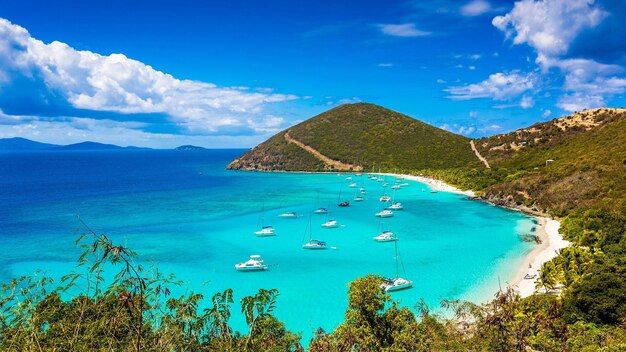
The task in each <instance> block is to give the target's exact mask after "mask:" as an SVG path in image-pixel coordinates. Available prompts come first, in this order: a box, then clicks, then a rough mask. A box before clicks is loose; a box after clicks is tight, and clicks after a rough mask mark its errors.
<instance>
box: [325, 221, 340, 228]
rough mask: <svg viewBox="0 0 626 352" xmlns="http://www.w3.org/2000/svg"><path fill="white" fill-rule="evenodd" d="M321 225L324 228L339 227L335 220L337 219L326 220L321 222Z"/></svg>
mask: <svg viewBox="0 0 626 352" xmlns="http://www.w3.org/2000/svg"><path fill="white" fill-rule="evenodd" d="M322 227H323V228H325V229H334V228H337V227H339V223H338V222H337V220H328V221H326V222H325V223H323V224H322Z"/></svg>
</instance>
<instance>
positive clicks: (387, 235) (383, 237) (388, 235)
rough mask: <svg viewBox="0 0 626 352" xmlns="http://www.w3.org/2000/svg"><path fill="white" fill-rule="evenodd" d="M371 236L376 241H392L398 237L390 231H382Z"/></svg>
mask: <svg viewBox="0 0 626 352" xmlns="http://www.w3.org/2000/svg"><path fill="white" fill-rule="evenodd" d="M373 238H374V241H376V242H393V241H397V240H398V237H396V235H395V234H394V233H393V232H391V231H383V233H381V234H380V235H378V236H375V237H373Z"/></svg>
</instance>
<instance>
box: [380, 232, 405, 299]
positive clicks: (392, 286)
mask: <svg viewBox="0 0 626 352" xmlns="http://www.w3.org/2000/svg"><path fill="white" fill-rule="evenodd" d="M394 244H395V247H396V277H393V278H388V279H385V281H384V282H383V283H382V284H381V285H380V287H381V288H382V289H384V290H385V291H387V292H392V291H399V290H404V289H407V288H410V287H413V281H411V280H407V279H404V278H401V277H400V275H399V273H398V260H399V257H400V256H399V255H398V241H395V242H394Z"/></svg>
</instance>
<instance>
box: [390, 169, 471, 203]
mask: <svg viewBox="0 0 626 352" xmlns="http://www.w3.org/2000/svg"><path fill="white" fill-rule="evenodd" d="M380 175H385V176H392V177H401V178H403V179H405V180H411V181H417V182H422V183H425V184H427V185H429V186H430V187H431V188H432V189H433V190H436V191H442V192H450V193H457V194H462V195H465V196H468V197H473V196H474V192H473V191H469V190H468V191H463V190H461V189H458V188H456V187H454V186H450V185H449V184H447V183H445V182H443V181H439V180H436V179H434V178H430V177H425V176H413V175H399V174H380Z"/></svg>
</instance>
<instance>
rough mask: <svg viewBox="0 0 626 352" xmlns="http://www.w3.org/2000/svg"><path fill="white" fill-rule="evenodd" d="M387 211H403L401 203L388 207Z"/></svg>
mask: <svg viewBox="0 0 626 352" xmlns="http://www.w3.org/2000/svg"><path fill="white" fill-rule="evenodd" d="M389 209H391V210H402V209H404V207H403V206H402V203H400V202H395V203H393V204H392V205H391V206H389Z"/></svg>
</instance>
